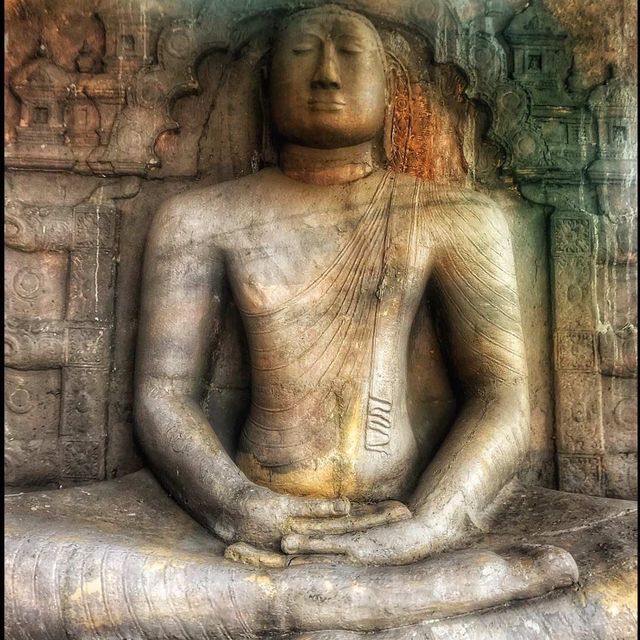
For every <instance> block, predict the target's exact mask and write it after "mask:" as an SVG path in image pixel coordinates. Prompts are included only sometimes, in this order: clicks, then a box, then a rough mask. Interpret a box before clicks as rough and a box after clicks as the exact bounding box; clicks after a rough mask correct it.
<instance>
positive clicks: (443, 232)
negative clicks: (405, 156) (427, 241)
mask: <svg viewBox="0 0 640 640" xmlns="http://www.w3.org/2000/svg"><path fill="white" fill-rule="evenodd" d="M419 191H420V196H419V207H420V215H421V216H422V217H423V218H424V219H425V221H426V222H427V226H428V227H429V228H430V229H431V232H432V235H434V236H435V237H436V238H437V239H438V240H440V242H441V243H443V244H445V245H448V244H452V243H453V244H455V245H456V246H458V247H459V248H462V247H465V248H466V249H468V250H473V249H474V248H475V249H478V248H480V247H487V245H488V246H492V247H495V248H500V249H506V248H507V247H509V246H510V239H511V234H510V230H509V224H508V222H507V218H506V216H505V215H504V213H503V211H502V210H501V208H500V207H499V206H498V204H497V203H496V202H494V200H492V199H491V197H490V196H488V195H487V194H485V193H482V192H480V191H477V190H475V189H471V188H468V187H465V186H462V185H456V184H433V183H429V182H426V181H420V188H419Z"/></svg>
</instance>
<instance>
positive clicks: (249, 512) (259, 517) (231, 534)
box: [213, 483, 351, 550]
mask: <svg viewBox="0 0 640 640" xmlns="http://www.w3.org/2000/svg"><path fill="white" fill-rule="evenodd" d="M350 508H351V503H350V502H349V500H348V499H347V498H303V497H298V496H287V495H283V494H279V493H276V492H274V491H271V490H270V489H267V488H266V487H261V486H259V485H256V484H253V483H252V484H250V485H247V486H246V487H245V488H243V489H242V490H240V491H239V492H238V493H237V494H236V495H235V496H234V498H233V499H232V500H230V501H229V502H228V503H227V504H226V505H225V506H224V508H223V510H222V513H221V514H220V516H219V517H218V519H217V521H216V522H215V524H214V525H213V530H214V533H216V534H217V535H218V536H220V537H221V538H222V539H223V540H224V541H225V542H228V543H233V542H247V543H249V544H251V545H254V546H256V547H261V548H264V549H278V550H279V549H280V542H281V540H282V538H283V536H285V535H287V534H288V533H291V532H292V527H291V523H295V522H299V521H300V520H302V519H305V520H307V519H336V518H341V517H342V518H344V516H347V515H348V514H349V511H350Z"/></svg>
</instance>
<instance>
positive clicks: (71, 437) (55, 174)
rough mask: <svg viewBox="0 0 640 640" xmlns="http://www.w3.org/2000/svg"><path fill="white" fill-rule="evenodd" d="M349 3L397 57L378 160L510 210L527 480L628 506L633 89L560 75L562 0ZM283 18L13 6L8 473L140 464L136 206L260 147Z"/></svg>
mask: <svg viewBox="0 0 640 640" xmlns="http://www.w3.org/2000/svg"><path fill="white" fill-rule="evenodd" d="M298 4H301V5H302V4H303V3H298ZM313 4H318V2H314V1H310V2H306V3H304V5H305V6H306V5H313ZM346 4H348V6H350V7H352V8H354V9H356V10H361V11H363V12H364V13H366V14H367V15H369V16H370V17H371V18H372V19H373V20H374V22H376V24H377V26H378V27H379V29H380V31H381V35H382V37H383V41H384V43H385V47H386V48H387V50H388V52H389V60H390V65H391V69H392V73H393V78H394V91H395V102H394V107H395V111H394V113H395V119H394V121H393V126H392V129H391V131H390V136H391V138H392V148H391V151H392V152H391V155H390V161H391V163H392V166H393V167H394V168H395V169H396V170H402V171H407V172H410V173H414V174H416V175H421V176H423V177H425V178H426V179H442V180H453V179H455V180H459V179H466V180H468V181H470V182H473V183H474V184H475V185H476V186H477V187H478V188H480V189H485V190H487V191H488V192H490V193H491V195H492V196H493V197H494V198H495V199H496V200H497V201H498V202H499V204H500V205H501V206H502V208H503V209H504V210H505V212H506V213H507V215H508V218H509V220H510V222H511V227H512V233H513V236H514V246H515V247H516V261H517V269H518V277H519V283H520V295H521V304H522V306H523V309H524V318H525V319H524V322H525V336H526V340H527V344H526V346H527V353H528V363H529V370H530V378H531V404H532V430H533V446H532V456H531V462H530V470H529V471H528V472H526V473H525V474H524V475H523V477H525V478H526V479H529V480H530V481H532V482H542V483H544V484H547V485H552V486H553V485H556V484H557V486H559V487H560V488H562V489H565V490H569V491H577V492H584V493H591V494H596V495H612V496H619V497H634V496H635V494H634V491H635V477H634V473H635V460H636V451H637V443H636V426H635V425H636V392H635V377H636V376H637V337H636V336H637V318H636V315H635V308H636V302H635V301H636V260H637V246H636V242H635V237H636V226H637V212H636V209H635V204H634V203H635V179H636V176H635V173H634V162H635V154H636V146H635V138H636V129H637V127H636V117H635V93H634V91H635V87H634V86H633V85H631V84H629V82H626V83H625V82H624V81H623V80H622V79H619V78H617V77H615V76H611V77H608V79H607V80H606V82H605V84H601V85H598V86H595V87H592V85H588V83H586V85H585V82H584V81H580V79H579V78H578V79H577V80H576V74H575V73H573V74H571V71H572V69H573V71H574V72H575V70H576V67H577V68H579V66H580V59H577V60H576V61H575V65H574V60H573V45H572V42H571V40H570V39H569V37H568V36H567V33H566V31H565V30H564V27H562V26H561V25H562V24H566V22H567V15H566V14H567V13H570V10H572V7H573V5H572V4H571V3H567V4H566V10H565V11H564V13H563V8H562V6H561V5H562V3H561V2H560V0H554V2H553V3H552V4H551V5H545V4H544V3H542V2H541V1H540V0H534V2H532V3H530V6H529V5H528V3H526V2H524V1H520V0H500V1H498V0H483V1H482V2H471V1H469V2H466V1H464V2H463V1H458V2H452V3H451V4H448V3H447V2H445V1H444V0H443V1H442V2H437V3H432V2H424V1H420V0H415V1H409V0H398V1H396V2H393V3H387V2H382V0H380V1H379V2H377V1H371V0H369V1H367V2H365V1H364V0H362V1H359V0H353V1H352V2H348V3H346ZM610 4H611V6H612V7H614V6H617V5H616V4H615V3H614V2H613V1H611V3H610ZM49 5H51V6H49ZM265 7H268V8H269V9H270V10H269V11H266V10H265ZM291 7H292V3H291V2H289V1H286V2H285V1H284V0H282V1H280V0H271V1H270V2H259V1H257V0H255V1H247V2H243V3H238V2H231V1H230V0H229V1H223V0H217V1H216V2H207V3H204V2H199V1H196V0H193V1H192V2H182V1H181V2H175V3H173V2H167V1H162V2H160V1H159V0H102V1H100V2H98V0H84V1H80V0H78V1H77V2H74V3H72V4H69V3H62V2H50V3H49V4H48V5H47V10H46V11H45V10H44V8H43V6H41V5H39V4H38V3H35V2H28V1H27V0H22V1H20V0H15V1H14V2H13V3H12V4H11V5H10V6H9V9H8V11H9V14H8V15H9V21H8V24H7V32H8V33H7V37H8V43H9V45H8V48H7V51H8V56H7V67H8V68H7V74H6V79H5V102H6V105H7V120H6V123H5V142H6V158H7V160H6V163H7V166H8V168H9V170H8V175H7V186H8V188H7V190H6V217H5V220H6V222H5V229H6V232H5V233H6V236H5V244H6V246H7V260H6V277H5V282H6V285H5V286H6V316H7V339H6V343H5V344H6V347H5V349H6V361H5V364H6V366H7V376H6V385H7V389H6V395H5V398H6V400H5V405H6V409H7V414H6V415H7V420H6V428H5V431H6V435H5V452H6V455H5V474H6V480H7V482H8V483H9V484H10V485H16V486H41V485H46V484H65V483H69V482H77V481H86V480H90V479H101V478H105V477H111V476H113V475H119V474H122V473H126V472H128V471H131V470H133V469H134V468H136V467H137V466H139V464H140V460H139V458H138V456H137V453H136V451H135V445H134V443H133V439H132V436H131V384H132V371H133V353H134V347H135V326H136V317H137V300H138V296H139V291H138V283H139V275H140V265H141V260H142V251H143V246H144V236H145V233H146V229H147V227H148V222H149V218H150V216H151V215H152V214H153V211H154V210H155V208H156V207H157V205H158V203H159V202H160V201H161V200H162V199H163V198H164V197H166V196H168V195H170V194H172V193H175V192H176V191H179V190H182V189H186V188H188V187H190V186H192V185H193V183H194V182H198V183H204V182H216V181H220V180H224V179H230V178H233V177H237V176H240V175H243V174H246V173H249V172H252V171H256V170H258V169H259V168H260V166H262V164H263V163H265V162H267V161H268V160H269V158H268V157H267V153H266V149H267V148H268V145H267V146H265V142H264V139H265V133H266V132H265V130H264V128H263V121H262V118H261V116H260V113H261V101H262V100H263V99H264V96H263V95H262V93H261V88H260V82H261V81H260V78H261V76H260V68H261V65H262V64H263V63H264V59H265V58H264V56H265V53H266V51H267V49H268V42H267V40H266V39H265V34H266V33H268V31H269V28H270V26H271V25H272V23H273V22H274V20H277V18H278V16H280V15H282V14H283V13H284V12H286V11H287V10H290V9H291ZM603 11H606V9H603ZM618 11H619V9H618ZM559 17H560V18H563V19H562V20H559ZM605 23H606V20H605ZM606 24H610V22H609V23H606ZM593 28H594V29H595V28H596V27H595V26H594V27H593ZM606 44H607V43H606V42H600V43H599V46H600V47H601V48H602V50H603V51H605V50H606ZM580 51H583V50H580ZM581 55H583V56H584V53H581ZM607 55H609V54H608V53H607ZM624 55H626V54H624ZM622 56H623V53H620V57H622ZM592 57H593V56H592ZM603 59H605V60H606V61H608V62H609V61H610V57H609V58H607V56H603ZM590 69H591V70H592V69H593V65H591V67H590ZM603 69H604V65H603ZM603 73H605V71H603ZM607 73H609V75H611V73H610V72H608V71H607ZM571 87H573V88H571ZM132 176H137V178H135V177H132ZM465 177H466V178H465ZM532 265H535V269H533V268H532ZM229 344H230V345H232V344H233V341H232V340H231V341H230V342H229ZM227 347H228V345H227V346H226V347H225V345H224V344H223V347H222V348H227ZM228 348H231V347H228ZM239 357H240V356H239V355H238V354H237V353H236V355H235V356H233V357H232V356H228V357H227V356H225V355H224V354H218V357H217V362H218V364H219V367H220V371H219V372H218V373H217V374H216V376H215V377H214V382H213V387H212V391H211V393H210V401H211V402H213V403H214V404H215V403H217V404H216V406H217V407H218V410H219V411H232V409H233V407H234V406H235V407H237V406H239V405H241V403H242V402H243V401H244V399H246V393H247V379H246V376H244V374H243V373H242V368H241V367H240V368H238V367H237V366H235V364H234V362H236V361H237V360H238V358H239Z"/></svg>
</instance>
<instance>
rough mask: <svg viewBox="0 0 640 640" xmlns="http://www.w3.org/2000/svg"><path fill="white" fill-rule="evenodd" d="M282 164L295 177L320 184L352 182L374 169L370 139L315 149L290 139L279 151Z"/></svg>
mask: <svg viewBox="0 0 640 640" xmlns="http://www.w3.org/2000/svg"><path fill="white" fill-rule="evenodd" d="M280 168H281V169H282V171H283V173H284V174H285V175H287V176H289V177H290V178H293V179H294V180H300V181H301V182H309V183H311V184H317V185H321V186H322V185H330V184H343V183H345V182H351V181H353V180H358V179H360V178H364V177H365V176H367V175H369V174H370V173H371V172H372V171H373V169H374V164H373V159H372V151H371V142H364V143H362V144H359V145H356V146H354V147H342V148H339V149H313V148H311V147H302V146H299V145H296V144H290V143H287V144H285V145H284V146H283V148H282V149H281V151H280Z"/></svg>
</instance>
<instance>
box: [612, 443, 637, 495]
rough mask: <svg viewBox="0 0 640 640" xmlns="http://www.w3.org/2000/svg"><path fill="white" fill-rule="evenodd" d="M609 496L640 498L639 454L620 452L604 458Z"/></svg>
mask: <svg viewBox="0 0 640 640" xmlns="http://www.w3.org/2000/svg"><path fill="white" fill-rule="evenodd" d="M604 469H605V484H606V492H607V496H609V497H610V498H621V499H624V500H637V499H638V454H637V453H619V454H616V455H607V456H605V458H604Z"/></svg>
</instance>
